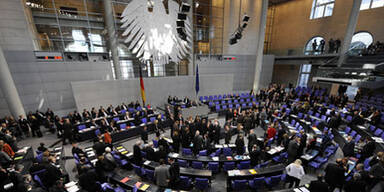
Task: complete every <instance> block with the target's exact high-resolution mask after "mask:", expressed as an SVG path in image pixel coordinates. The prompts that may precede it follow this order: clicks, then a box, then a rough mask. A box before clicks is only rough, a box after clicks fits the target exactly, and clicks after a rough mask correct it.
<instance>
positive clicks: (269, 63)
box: [259, 55, 275, 88]
mask: <svg viewBox="0 0 384 192" xmlns="http://www.w3.org/2000/svg"><path fill="white" fill-rule="evenodd" d="M274 64H275V56H274V55H264V56H263V63H262V67H261V73H260V74H261V78H260V82H259V84H260V85H259V87H260V88H265V87H268V85H269V84H270V83H271V82H272V74H273V69H274Z"/></svg>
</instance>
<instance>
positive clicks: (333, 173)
mask: <svg viewBox="0 0 384 192" xmlns="http://www.w3.org/2000/svg"><path fill="white" fill-rule="evenodd" d="M344 173H345V169H344V167H343V163H342V160H341V159H337V160H336V164H335V163H329V164H328V165H327V167H326V168H325V182H327V183H328V185H329V189H330V191H333V190H335V188H339V189H340V190H341V189H342V188H343V184H344V181H345V175H344Z"/></svg>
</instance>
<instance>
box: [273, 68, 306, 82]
mask: <svg viewBox="0 0 384 192" xmlns="http://www.w3.org/2000/svg"><path fill="white" fill-rule="evenodd" d="M299 73H300V65H285V64H281V65H274V68H273V75H272V83H279V84H285V85H288V84H289V83H292V84H293V85H294V86H296V84H297V80H298V77H299Z"/></svg>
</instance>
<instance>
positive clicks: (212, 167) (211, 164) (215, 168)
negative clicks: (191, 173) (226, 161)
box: [208, 162, 219, 173]
mask: <svg viewBox="0 0 384 192" xmlns="http://www.w3.org/2000/svg"><path fill="white" fill-rule="evenodd" d="M208 169H209V170H211V171H212V173H218V172H219V163H218V162H209V163H208Z"/></svg>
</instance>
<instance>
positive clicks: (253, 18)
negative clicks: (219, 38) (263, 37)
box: [223, 0, 261, 63]
mask: <svg viewBox="0 0 384 192" xmlns="http://www.w3.org/2000/svg"><path fill="white" fill-rule="evenodd" d="M224 1H225V6H224V30H223V37H224V44H223V53H224V54H236V55H255V54H256V49H257V41H258V36H259V20H260V12H261V1H259V0H257V1H256V0H224ZM240 2H241V11H240ZM239 11H240V15H241V19H242V17H243V15H244V14H245V13H246V14H247V15H248V16H249V17H250V20H249V22H248V26H247V27H246V29H245V30H244V31H243V37H242V39H240V41H239V42H238V43H237V44H235V45H229V39H230V37H231V35H232V34H233V33H234V32H235V31H236V29H237V27H238V24H239ZM254 62H255V63H256V59H255V60H254Z"/></svg>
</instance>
